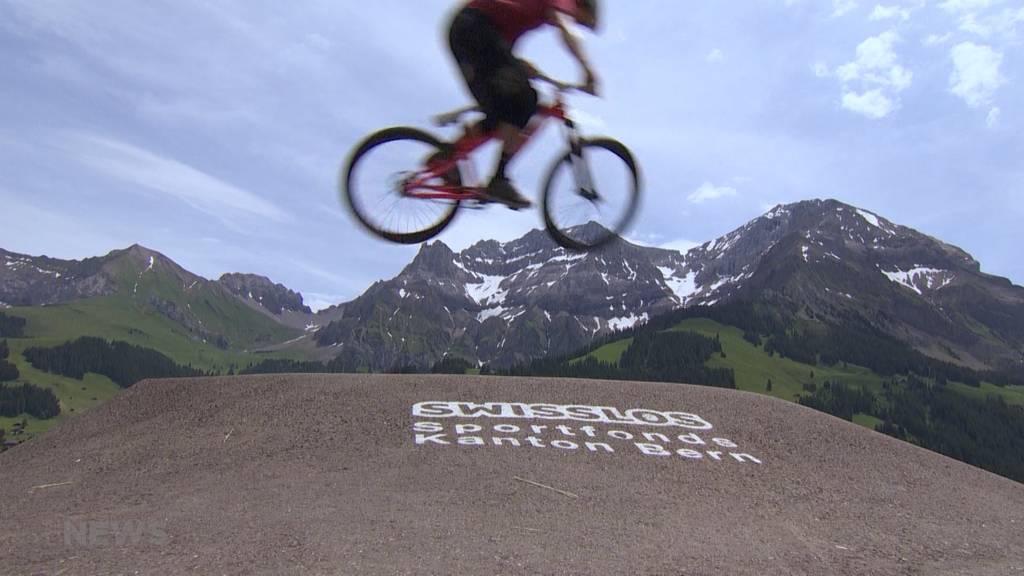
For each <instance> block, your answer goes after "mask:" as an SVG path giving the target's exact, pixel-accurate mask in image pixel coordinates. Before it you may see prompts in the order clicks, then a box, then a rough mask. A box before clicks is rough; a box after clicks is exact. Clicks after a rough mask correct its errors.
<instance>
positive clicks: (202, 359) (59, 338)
mask: <svg viewBox="0 0 1024 576" xmlns="http://www.w3.org/2000/svg"><path fill="white" fill-rule="evenodd" d="M119 266H121V267H122V268H123V269H121V270H118V271H117V273H118V276H119V277H120V282H121V285H122V286H125V285H127V286H129V287H130V288H129V289H128V290H122V291H121V292H120V293H118V294H115V295H113V296H107V297H102V298H93V299H89V300H79V301H75V302H70V303H66V304H60V305H55V306H36V307H23V308H13V309H10V310H5V312H6V313H8V314H10V315H13V316H19V317H22V318H25V319H26V320H27V324H26V326H25V334H24V337H23V338H10V339H8V344H9V346H10V350H11V355H10V358H9V361H10V362H12V363H13V364H14V365H16V366H17V367H18V371H19V372H20V373H21V378H20V379H19V381H21V382H29V383H31V384H35V385H36V386H40V387H43V388H49V389H51V390H53V392H54V394H56V395H57V399H58V400H59V401H60V404H61V416H59V417H58V418H56V419H51V420H43V421H40V420H35V419H34V418H31V417H29V416H27V415H22V416H19V417H17V418H0V428H3V429H5V430H8V431H9V430H10V429H11V425H12V424H14V423H15V422H20V421H21V420H23V419H26V420H28V427H27V433H28V435H29V436H31V435H35V434H38V433H41V432H44V431H46V430H47V429H49V428H50V427H52V426H53V425H55V424H56V423H57V422H59V421H60V419H62V418H67V417H69V416H73V415H74V414H76V413H80V412H83V411H85V410H88V409H89V408H91V407H93V406H96V405H98V404H100V403H102V402H105V401H106V400H108V399H110V398H111V397H112V396H114V395H115V394H116V393H117V392H118V391H119V390H120V388H119V387H118V386H117V385H116V384H114V383H113V382H111V381H110V379H109V378H106V377H105V376H100V375H98V374H87V375H86V376H85V378H84V379H83V380H74V379H71V378H65V377H63V376H58V375H55V374H48V373H46V372H42V371H40V370H36V369H35V368H33V367H32V365H31V364H29V363H28V362H27V361H26V360H25V359H24V357H23V356H22V352H23V351H24V350H25V349H27V348H31V347H35V346H40V347H51V346H56V345H58V344H61V343H64V342H67V341H70V340H74V339H76V338H80V337H82V336H96V337H99V338H105V339H107V340H120V341H123V342H128V343H130V344H135V345H137V346H143V347H146V348H152V349H154V350H157V351H159V352H161V353H162V354H164V355H166V356H168V357H169V358H171V359H172V360H174V361H175V362H177V363H179V364H183V365H191V366H193V367H195V368H198V369H200V370H203V371H210V372H217V373H225V372H227V371H228V369H229V368H230V367H231V366H232V365H234V366H236V367H239V368H240V367H244V366H247V365H249V364H251V363H255V362H259V361H260V360H263V359H265V358H268V357H273V358H288V359H296V360H301V359H304V358H302V357H301V353H299V352H293V351H291V352H274V353H271V354H255V353H252V352H250V351H249V350H250V349H255V348H257V347H260V346H261V345H265V344H267V343H271V342H284V341H286V340H289V339H292V338H295V337H299V336H301V335H302V332H301V331H299V330H295V329H293V328H288V327H285V326H282V325H280V324H277V323H276V322H274V321H273V320H272V319H270V318H268V317H266V316H264V315H263V314H260V313H259V312H257V311H255V310H252V309H251V308H249V307H248V306H246V305H245V304H244V303H242V302H240V301H238V300H237V299H235V298H233V297H232V296H230V295H228V294H226V293H224V292H223V291H221V290H216V289H213V288H211V287H209V286H204V285H203V283H202V282H200V283H197V284H196V285H194V286H193V287H192V288H193V289H192V290H190V289H189V287H188V286H181V287H179V286H177V284H178V281H177V280H176V279H175V278H174V277H173V275H172V274H168V273H161V271H160V270H158V269H154V270H146V269H142V270H138V269H137V268H136V267H134V266H132V265H131V263H130V262H124V263H120V264H119ZM129 280H131V282H130V283H129ZM152 298H159V299H161V300H163V301H166V302H174V303H175V304H176V305H177V306H178V307H179V308H180V309H182V310H186V311H188V312H189V313H191V314H192V315H193V316H194V318H196V319H197V320H198V321H199V323H200V325H201V326H202V328H203V329H204V330H207V331H209V332H211V333H217V334H223V335H224V336H225V337H227V338H228V340H229V342H230V343H231V346H230V347H229V348H228V349H227V350H222V349H220V348H218V347H216V346H214V345H213V344H211V343H207V342H204V341H202V340H199V339H197V338H196V335H195V334H194V333H192V332H190V331H189V330H188V329H187V328H186V327H185V326H183V325H182V324H180V323H178V322H175V321H174V320H171V319H170V318H168V317H167V316H165V315H164V314H161V313H160V312H158V311H157V310H155V309H154V308H153V306H151V305H150V302H151V299H152Z"/></svg>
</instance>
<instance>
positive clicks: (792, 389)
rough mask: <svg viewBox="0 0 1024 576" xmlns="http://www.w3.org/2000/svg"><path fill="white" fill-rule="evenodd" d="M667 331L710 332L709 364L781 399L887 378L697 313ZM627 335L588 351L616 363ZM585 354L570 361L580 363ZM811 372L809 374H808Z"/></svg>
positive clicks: (1005, 393)
mask: <svg viewBox="0 0 1024 576" xmlns="http://www.w3.org/2000/svg"><path fill="white" fill-rule="evenodd" d="M671 330H672V331H691V332H697V333H699V334H703V335H705V336H709V337H712V338H714V337H716V336H717V337H718V338H719V339H720V340H721V343H722V350H723V351H724V352H725V358H722V357H720V356H714V357H712V359H711V360H709V361H708V366H711V367H721V368H732V369H733V371H734V372H735V374H736V386H737V388H739V389H740V390H746V391H748V392H757V393H760V394H767V395H770V396H774V397H776V398H781V399H783V400H789V401H796V400H797V399H798V398H799V396H800V394H801V393H803V392H804V386H805V385H807V384H812V383H813V384H816V385H819V386H820V385H821V384H822V383H823V382H825V381H826V380H828V381H832V380H839V381H842V382H843V383H845V384H848V385H852V386H856V387H859V388H863V389H866V390H869V391H871V392H873V393H880V391H881V389H882V384H883V382H884V381H885V380H886V379H885V378H884V377H883V376H880V375H878V374H875V373H874V372H873V371H871V370H869V369H867V368H863V367H860V366H855V365H852V364H850V365H846V364H837V365H836V366H831V367H829V366H820V365H819V366H811V365H808V364H803V363H801V362H796V361H793V360H790V359H788V358H782V357H780V356H774V355H769V354H767V353H766V352H765V351H764V348H763V347H761V346H755V345H754V344H751V343H750V342H748V341H746V340H745V339H744V338H743V331H742V330H740V329H738V328H735V327H732V326H726V325H723V324H719V323H717V322H714V321H712V320H707V319H702V318H696V319H690V320H685V321H683V322H681V323H680V324H678V325H676V326H674V327H673V328H672V329H671ZM632 341H633V340H632V338H626V339H623V340H617V341H615V342H610V343H608V344H606V345H604V346H602V347H600V348H598V349H597V350H594V351H593V352H591V353H590V354H588V355H587V356H591V357H594V358H596V359H597V360H600V361H603V362H609V363H618V361H619V359H620V358H621V357H622V354H623V352H625V350H626V348H628V347H629V345H630V344H631V343H632ZM583 358H586V356H584V357H581V358H576V359H574V360H572V361H571V362H574V363H575V362H579V361H581V360H582V359H583ZM812 374H813V376H812ZM769 379H771V381H772V389H771V390H770V391H769V390H768V389H767V384H768V380H769ZM950 386H951V387H953V389H955V390H957V391H959V392H961V393H962V394H964V395H966V396H971V397H975V398H984V397H985V396H988V395H990V394H995V395H999V396H1002V397H1003V398H1004V399H1005V400H1006V401H1007V402H1008V403H1010V404H1018V405H1024V388H1020V387H1014V386H1010V387H1006V388H1000V387H998V386H993V385H992V384H988V383H984V384H982V386H981V388H971V387H969V386H965V385H963V384H957V383H952V384H950ZM854 422H856V423H858V424H861V425H864V426H867V427H869V428H874V426H875V424H877V423H879V422H878V420H877V419H876V418H872V417H871V416H867V415H864V414H858V415H857V416H856V417H855V418H854Z"/></svg>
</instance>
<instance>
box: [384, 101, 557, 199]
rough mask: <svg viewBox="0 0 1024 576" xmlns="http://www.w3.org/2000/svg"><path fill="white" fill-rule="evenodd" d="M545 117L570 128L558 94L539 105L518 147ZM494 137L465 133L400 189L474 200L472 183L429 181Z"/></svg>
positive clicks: (409, 193)
mask: <svg viewBox="0 0 1024 576" xmlns="http://www.w3.org/2000/svg"><path fill="white" fill-rule="evenodd" d="M548 119H554V120H562V121H563V122H565V125H566V126H568V127H569V128H570V129H571V128H574V124H573V122H572V120H571V119H569V117H568V115H567V113H566V109H565V103H564V102H563V99H562V97H561V93H559V95H558V96H557V97H556V99H555V102H554V104H552V105H550V106H540V108H539V109H538V110H537V114H536V115H535V116H534V117H533V119H532V120H531V121H530V123H529V124H528V125H527V126H526V128H525V129H524V130H523V141H522V143H521V144H520V145H519V148H520V149H522V148H523V147H524V146H526V144H527V143H528V142H529V141H530V139H531V138H533V136H534V135H535V134H536V133H537V131H538V130H540V128H541V127H542V126H543V125H544V124H545V122H547V120H548ZM494 139H495V132H494V131H491V132H489V133H486V134H478V135H472V134H468V133H467V135H465V136H463V137H462V138H460V139H459V140H457V141H456V142H455V143H454V144H452V146H453V148H454V150H453V153H452V155H451V157H450V158H446V159H445V160H444V161H442V162H439V163H437V164H433V163H432V164H431V165H430V166H428V167H427V168H426V169H425V170H422V171H420V172H417V173H416V174H415V175H414V176H413V177H412V178H409V179H408V180H406V181H405V182H404V183H403V185H402V192H403V193H404V194H405V195H406V196H410V197H413V198H422V199H424V200H474V199H479V198H481V197H483V196H484V195H483V193H482V191H481V190H480V189H479V188H475V187H472V186H464V185H463V186H450V185H448V184H444V183H439V184H430V183H429V182H430V181H431V180H434V179H436V178H441V176H442V175H443V174H446V173H448V171H449V170H451V169H452V168H455V167H456V166H457V165H458V164H459V162H462V161H463V160H466V159H467V158H469V157H470V156H471V155H472V154H473V152H476V150H477V149H479V148H480V147H481V146H483V145H484V144H486V143H488V142H490V141H491V140H494Z"/></svg>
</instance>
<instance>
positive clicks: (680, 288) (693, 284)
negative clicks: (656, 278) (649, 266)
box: [658, 266, 700, 306]
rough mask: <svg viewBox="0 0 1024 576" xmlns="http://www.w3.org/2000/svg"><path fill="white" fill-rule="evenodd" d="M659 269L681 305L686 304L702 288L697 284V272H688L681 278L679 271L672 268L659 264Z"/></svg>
mask: <svg viewBox="0 0 1024 576" xmlns="http://www.w3.org/2000/svg"><path fill="white" fill-rule="evenodd" d="M658 270H659V271H660V272H661V276H662V278H663V279H664V280H665V285H666V286H668V288H669V290H671V291H672V293H673V294H674V295H675V297H676V300H677V301H678V302H679V304H680V305H681V306H685V305H686V303H687V302H688V301H689V300H690V299H691V298H692V297H693V295H694V294H696V293H697V292H698V291H699V290H700V287H698V286H697V273H696V272H692V271H691V272H688V273H687V274H686V275H685V276H683V277H681V278H680V277H679V276H678V275H677V274H678V273H677V272H676V271H675V270H673V269H672V268H668V267H666V266H658Z"/></svg>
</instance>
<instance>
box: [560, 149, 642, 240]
mask: <svg viewBox="0 0 1024 576" xmlns="http://www.w3.org/2000/svg"><path fill="white" fill-rule="evenodd" d="M543 198H544V199H543V209H544V224H545V226H547V229H548V233H549V234H551V237H552V238H553V239H554V240H555V242H557V243H558V244H559V245H560V246H562V247H563V248H566V249H569V250H577V251H583V250H590V249H593V248H597V247H600V246H603V245H604V244H607V243H608V242H610V241H612V240H614V239H615V238H617V237H618V236H619V234H621V233H622V232H623V231H625V229H626V227H627V226H629V224H630V223H631V222H632V220H633V217H634V216H635V215H636V210H637V205H638V203H639V199H640V174H639V170H638V169H637V165H636V161H635V160H634V159H633V155H632V153H630V151H629V149H627V148H626V147H625V146H624V145H623V144H622V143H620V142H617V141H615V140H611V139H608V138H600V139H594V140H584V141H582V142H581V143H580V154H579V155H578V156H577V155H575V154H573V153H572V152H569V153H567V154H565V156H563V157H561V158H559V159H558V160H557V161H556V162H555V164H554V165H553V166H552V167H551V171H550V173H549V174H548V177H547V181H546V182H545V184H544V196H543Z"/></svg>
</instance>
